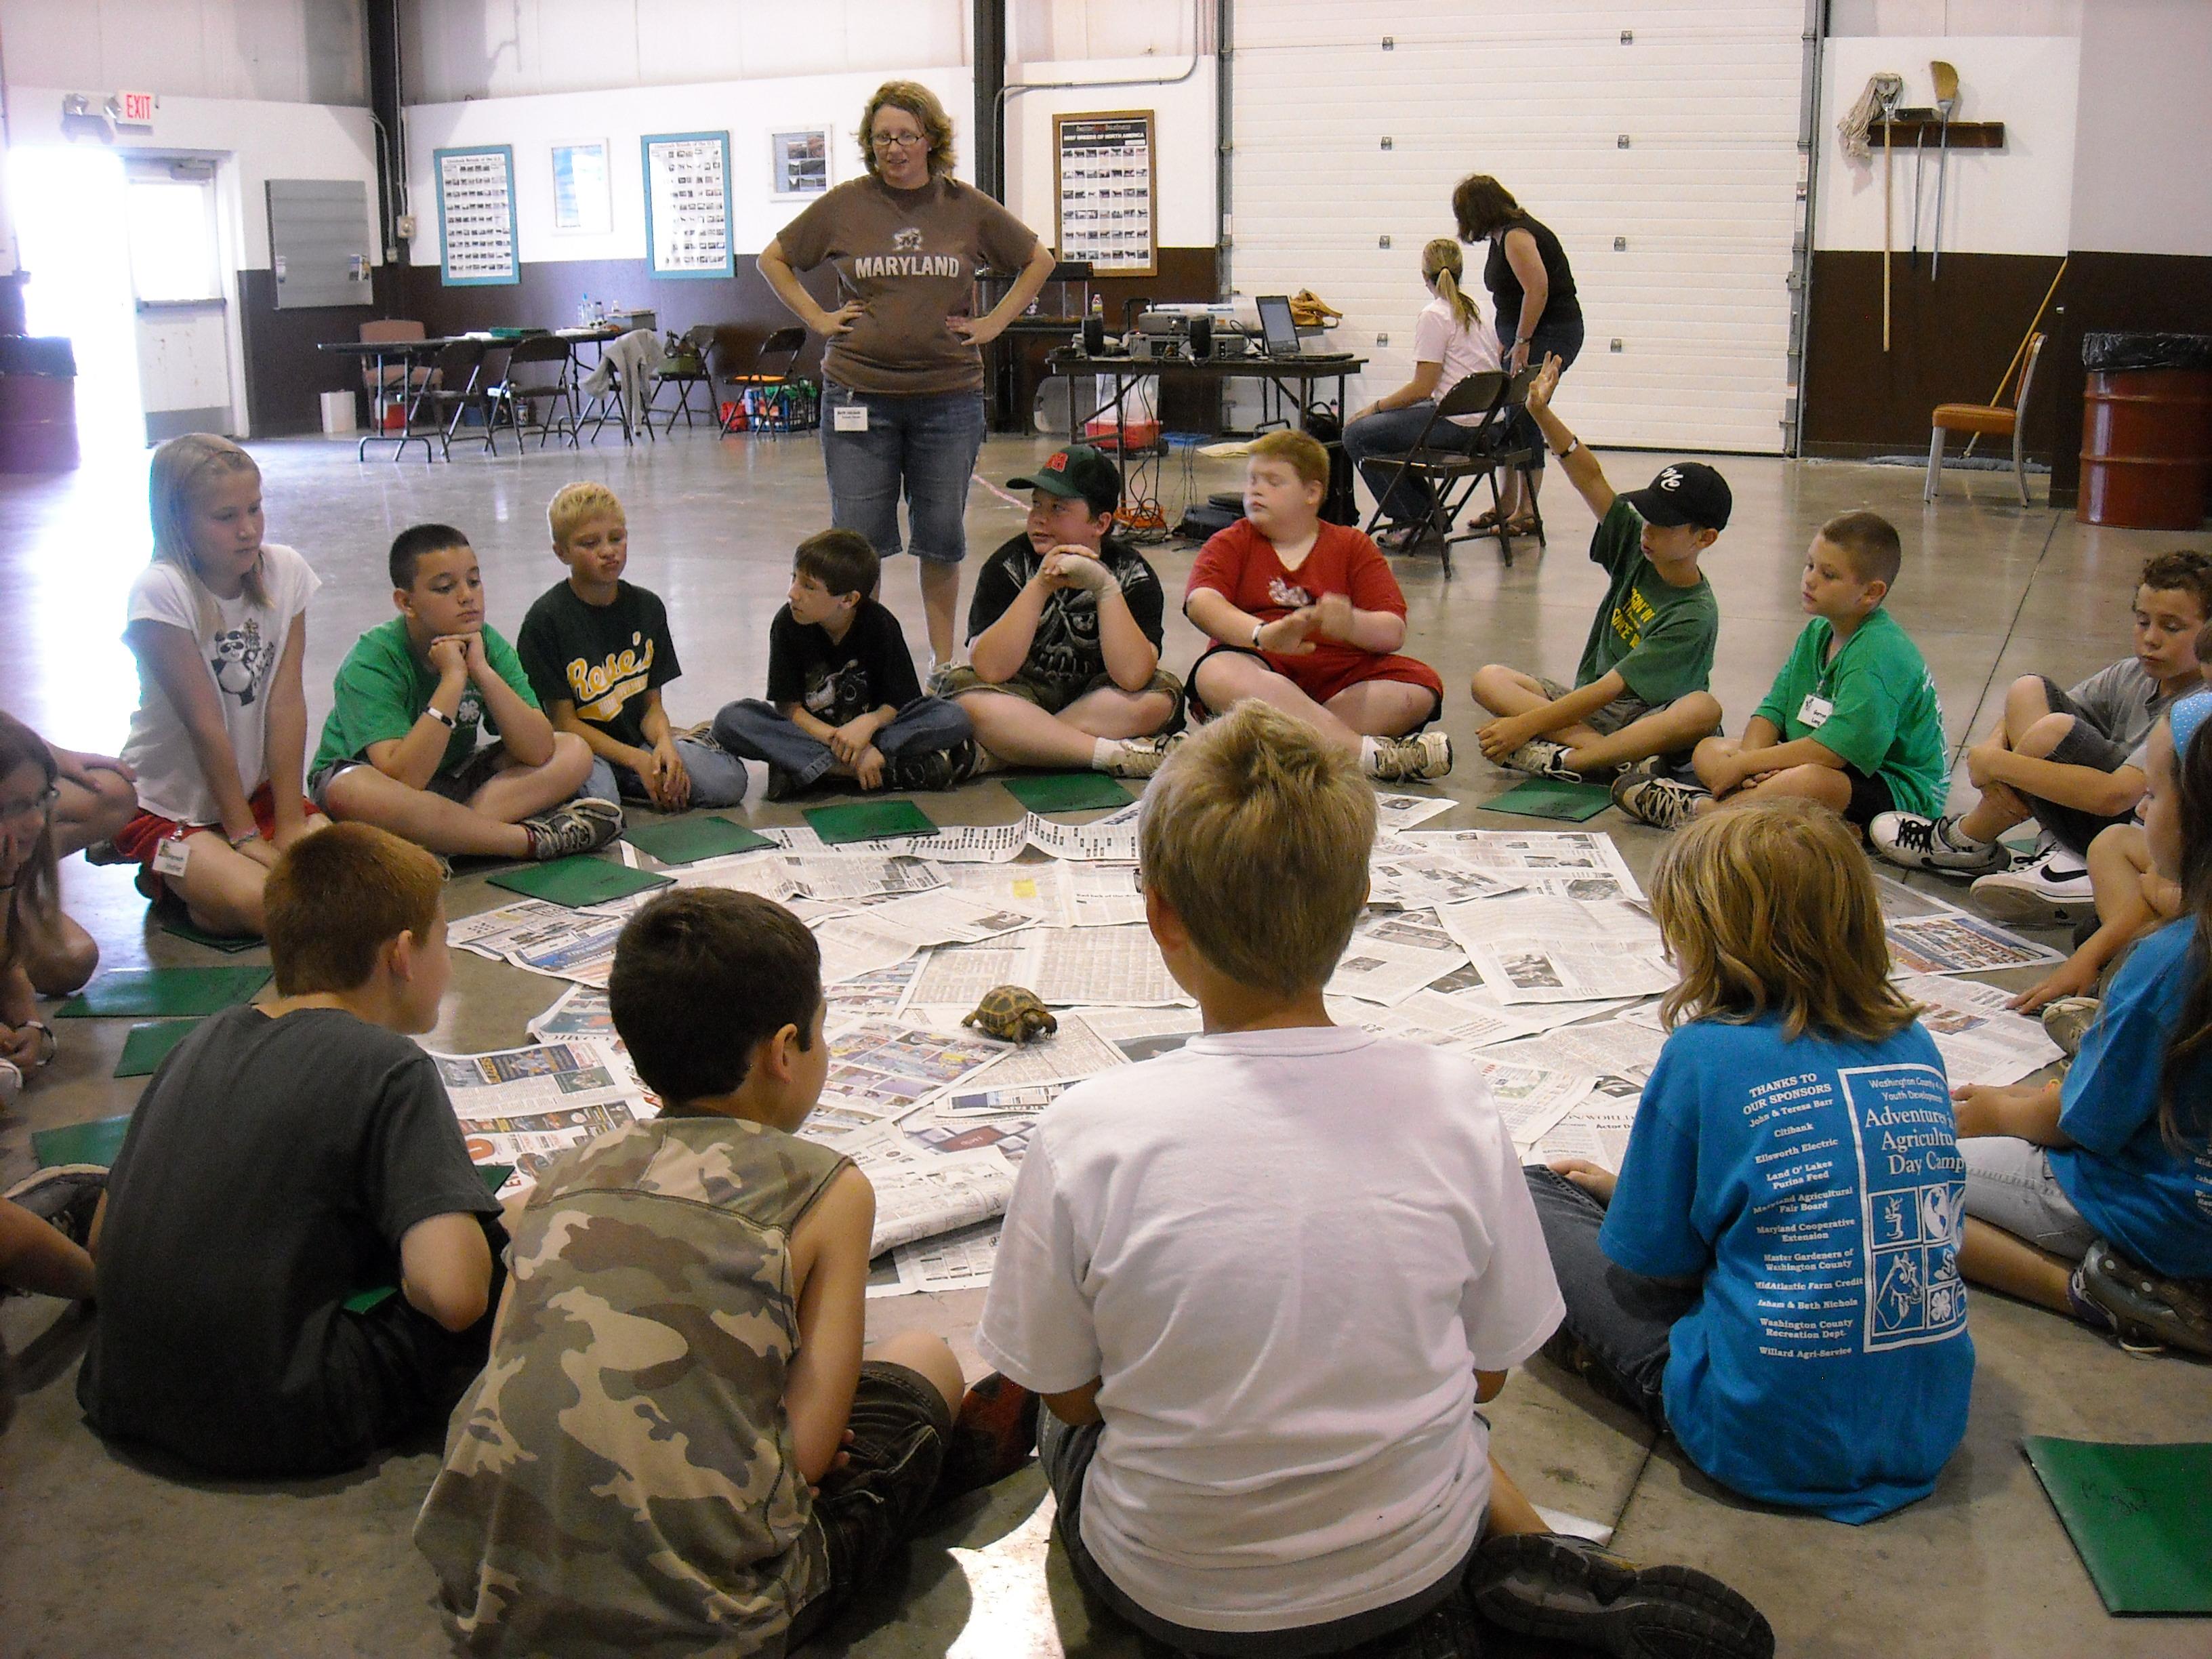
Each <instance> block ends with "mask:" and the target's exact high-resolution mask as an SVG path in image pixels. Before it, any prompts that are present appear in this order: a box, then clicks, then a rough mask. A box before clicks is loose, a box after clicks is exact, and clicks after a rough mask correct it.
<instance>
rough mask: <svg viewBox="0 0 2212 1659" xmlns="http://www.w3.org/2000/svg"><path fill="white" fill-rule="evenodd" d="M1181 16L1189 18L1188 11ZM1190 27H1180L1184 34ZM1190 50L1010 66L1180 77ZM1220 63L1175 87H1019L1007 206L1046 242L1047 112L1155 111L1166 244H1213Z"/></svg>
mask: <svg viewBox="0 0 2212 1659" xmlns="http://www.w3.org/2000/svg"><path fill="white" fill-rule="evenodd" d="M1186 16H1187V14H1186ZM1185 33H1186V35H1188V30H1186V31H1185ZM1190 64H1191V58H1190V53H1189V51H1188V48H1186V49H1185V51H1184V53H1183V55H1182V57H1181V58H1176V59H1174V60H1172V61H1168V60H1163V59H1161V58H1092V59H1086V60H1082V61H1077V62H1071V63H1040V64H1011V65H1009V66H1008V68H1007V70H1006V80H1007V82H1008V84H1009V85H1012V84H1013V83H1015V82H1042V81H1084V82H1109V81H1121V80H1142V79H1146V78H1157V77H1173V76H1180V75H1182V72H1183V71H1184V70H1186V69H1188V68H1189V67H1190ZM1218 74H1219V68H1218V63H1217V61H1216V60H1215V59H1214V58H1211V57H1205V58H1199V59H1198V64H1197V69H1196V70H1195V71H1194V73H1193V74H1192V75H1191V76H1189V78H1188V79H1187V80H1183V81H1182V82H1178V83H1177V84H1175V85H1172V86H1125V87H1114V86H1103V85H1100V86H1095V87H1091V88H1076V89H1072V90H1054V91H1039V92H1025V93H1022V94H1018V95H1017V96H1014V97H1012V98H1011V99H1010V100H1008V116H1007V126H1006V205H1007V206H1008V207H1010V208H1012V210H1013V211H1014V212H1015V213H1016V214H1017V215H1018V216H1020V217H1021V219H1022V220H1023V221H1024V222H1025V223H1027V224H1029V225H1030V227H1031V228H1034V229H1035V230H1036V233H1037V234H1038V235H1040V236H1042V237H1043V238H1044V239H1045V240H1047V241H1051V240H1054V234H1055V229H1054V213H1055V211H1056V210H1057V207H1056V203H1055V201H1054V194H1053V191H1054V168H1053V143H1052V118H1053V117H1054V115H1066V114H1073V113H1076V112H1105V111H1109V110H1144V109H1148V110H1151V111H1152V113H1153V123H1152V138H1153V143H1154V144H1155V145H1156V146H1157V149H1156V151H1155V154H1154V156H1153V174H1152V176H1153V179H1154V181H1155V185H1156V190H1157V193H1156V196H1155V201H1156V204H1157V207H1156V211H1157V212H1158V216H1159V224H1158V240H1159V246H1162V247H1212V246H1213V245H1214V243H1215V242H1216V241H1217V240H1218V223H1219V219H1218V211H1217V208H1216V198H1217V197H1218V194H1219V192H1218V190H1217V189H1216V187H1215V185H1216V179H1215V175H1214V150H1215V133H1216V127H1217V123H1216V121H1215V119H1214V104H1215V100H1216V97H1217V93H1218Z"/></svg>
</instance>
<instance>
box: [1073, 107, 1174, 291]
mask: <svg viewBox="0 0 2212 1659" xmlns="http://www.w3.org/2000/svg"><path fill="white" fill-rule="evenodd" d="M1052 152H1053V179H1054V190H1053V197H1054V202H1055V203H1056V204H1057V211H1058V216H1059V225H1058V230H1059V241H1058V251H1059V253H1060V258H1063V259H1087V260H1088V261H1090V263H1091V270H1092V272H1093V273H1094V274H1095V275H1097V276H1158V274H1159V228H1158V227H1159V216H1158V209H1159V197H1158V193H1157V192H1158V185H1157V183H1156V182H1155V179H1154V174H1153V165H1152V162H1153V146H1152V111H1150V110H1148V109H1145V110H1116V111H1113V112H1107V113H1103V114H1097V115H1055V116H1054V117H1053V118H1052Z"/></svg>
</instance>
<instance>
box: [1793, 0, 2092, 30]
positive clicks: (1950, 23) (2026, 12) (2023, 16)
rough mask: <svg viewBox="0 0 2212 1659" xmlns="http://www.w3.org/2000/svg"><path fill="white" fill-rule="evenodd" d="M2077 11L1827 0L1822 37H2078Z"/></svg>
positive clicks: (1989, 0) (1999, 0) (2069, 1)
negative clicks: (2063, 35) (1981, 35)
mask: <svg viewBox="0 0 2212 1659" xmlns="http://www.w3.org/2000/svg"><path fill="white" fill-rule="evenodd" d="M2092 3H2096V0H2092ZM2081 7H2082V0H1829V3H1828V33H1829V34H1830V35H1831V36H1832V37H1834V36H1840V35H1849V34H1891V35H1926V34H1940V35H1948V36H1958V35H1961V34H2065V35H2078V34H2079V33H2081Z"/></svg>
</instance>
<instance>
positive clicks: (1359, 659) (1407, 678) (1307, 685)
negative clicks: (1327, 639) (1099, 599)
mask: <svg viewBox="0 0 2212 1659" xmlns="http://www.w3.org/2000/svg"><path fill="white" fill-rule="evenodd" d="M1216 652H1233V653H1236V654H1237V655H1239V656H1245V657H1257V658H1259V659H1260V660H1261V662H1263V663H1265V664H1267V666H1268V667H1270V668H1272V669H1273V670H1274V671H1275V672H1277V673H1278V674H1280V675H1281V676H1282V677H1283V678H1285V679H1286V680H1288V681H1289V682H1290V683H1291V684H1292V685H1295V686H1297V688H1298V690H1301V691H1303V692H1304V693H1305V694H1306V696H1309V697H1311V698H1312V699H1313V700H1314V701H1315V702H1318V703H1323V704H1326V703H1327V702H1328V700H1329V699H1330V698H1331V697H1333V696H1336V695H1337V693H1338V692H1340V691H1347V690H1351V689H1352V687H1353V686H1355V685H1359V684H1364V683H1365V682H1367V681H1369V680H1398V681H1401V682H1402V683H1404V684H1407V685H1419V686H1422V687H1425V688H1426V689H1427V690H1429V691H1430V692H1431V693H1432V694H1433V695H1434V696H1435V697H1436V700H1437V701H1436V707H1435V708H1431V710H1430V711H1429V714H1428V719H1427V720H1423V721H1422V722H1421V724H1422V725H1424V726H1425V725H1427V724H1428V721H1429V720H1434V719H1436V717H1437V715H1438V714H1442V713H1443V707H1444V683H1443V677H1442V676H1441V675H1439V674H1438V673H1437V671H1436V670H1435V669H1433V668H1431V667H1430V666H1429V665H1428V664H1426V663H1425V662H1423V661H1421V660H1420V659H1419V658H1416V657H1398V656H1389V657H1378V656H1376V655H1374V654H1372V653H1367V652H1361V653H1357V654H1354V653H1348V652H1346V653H1329V654H1328V655H1327V656H1326V657H1324V658H1323V659H1322V660H1321V661H1320V662H1318V663H1316V661H1314V659H1312V658H1310V657H1271V656H1269V655H1267V653H1265V652H1262V651H1254V650H1252V649H1250V648H1249V647H1245V646H1241V645H1220V644H1216V645H1213V646H1212V647H1208V648H1207V649H1206V651H1204V652H1202V653H1200V655H1199V659H1198V661H1196V662H1194V663H1193V664H1192V665H1190V678H1189V680H1188V687H1189V692H1188V695H1189V698H1190V701H1191V702H1194V703H1198V704H1199V706H1200V708H1204V706H1205V705H1204V703H1203V702H1201V701H1200V697H1199V695H1198V671H1199V669H1200V667H1202V666H1203V665H1205V662H1206V658H1208V657H1211V656H1212V655H1213V654H1214V653H1216ZM1216 712H1218V711H1216Z"/></svg>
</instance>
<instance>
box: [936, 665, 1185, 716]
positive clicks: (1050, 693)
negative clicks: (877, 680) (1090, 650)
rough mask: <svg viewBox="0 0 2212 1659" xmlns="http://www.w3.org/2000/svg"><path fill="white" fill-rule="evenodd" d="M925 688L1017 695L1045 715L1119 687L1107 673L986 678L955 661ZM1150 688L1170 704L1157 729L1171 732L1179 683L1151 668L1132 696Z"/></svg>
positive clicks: (940, 692) (952, 693)
mask: <svg viewBox="0 0 2212 1659" xmlns="http://www.w3.org/2000/svg"><path fill="white" fill-rule="evenodd" d="M929 689H930V690H931V691H932V692H933V694H935V695H936V696H940V697H957V696H964V695H966V694H967V693H968V692H970V691H1003V692H1004V693H1006V696H1010V697H1019V698H1020V699H1021V700H1022V701H1023V702H1032V703H1035V704H1036V706H1037V707H1038V708H1042V709H1043V710H1044V712H1045V713H1046V714H1059V713H1060V712H1061V711H1062V710H1064V709H1065V708H1067V707H1068V705H1069V704H1071V703H1073V702H1076V701H1077V700H1078V699H1079V698H1082V697H1087V696H1090V695H1091V693H1092V692H1093V691H1112V690H1118V689H1119V688H1118V687H1117V686H1115V684H1114V677H1113V676H1112V675H1111V674H1099V675H1097V676H1094V677H1093V678H1091V679H1089V680H1086V681H1085V682H1084V683H1083V684H1081V685H1069V684H1065V683H1054V684H1047V683H1046V682H1044V681H1042V680H1035V679H1031V678H1029V677H1028V676H1027V675H1025V674H1017V675H1015V676H1014V677H1013V678H1012V679H1010V680H987V679H985V678H983V677H982V676H981V674H978V673H977V672H976V671H975V670H974V669H972V668H970V667H969V666H968V665H967V664H966V663H955V664H954V665H952V666H951V667H950V668H942V669H939V671H937V673H936V675H935V676H934V677H933V678H932V679H931V680H930V683H929ZM1152 691H1160V692H1164V693H1165V694H1166V695H1167V696H1168V699H1169V701H1170V702H1171V703H1172V704H1173V707H1172V708H1170V710H1169V712H1168V718H1167V720H1166V722H1165V723H1164V724H1163V725H1162V726H1161V727H1160V730H1161V731H1163V732H1172V731H1174V730H1175V729H1176V727H1177V726H1181V725H1182V681H1181V680H1179V679H1177V678H1176V677H1175V676H1174V675H1172V674H1170V673H1169V672H1168V671H1167V670H1166V669H1164V668H1159V669H1155V670H1154V671H1152V684H1149V685H1147V686H1146V688H1145V690H1143V691H1139V692H1137V693H1135V694H1134V695H1136V696H1145V695H1146V693H1147V692H1152Z"/></svg>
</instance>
